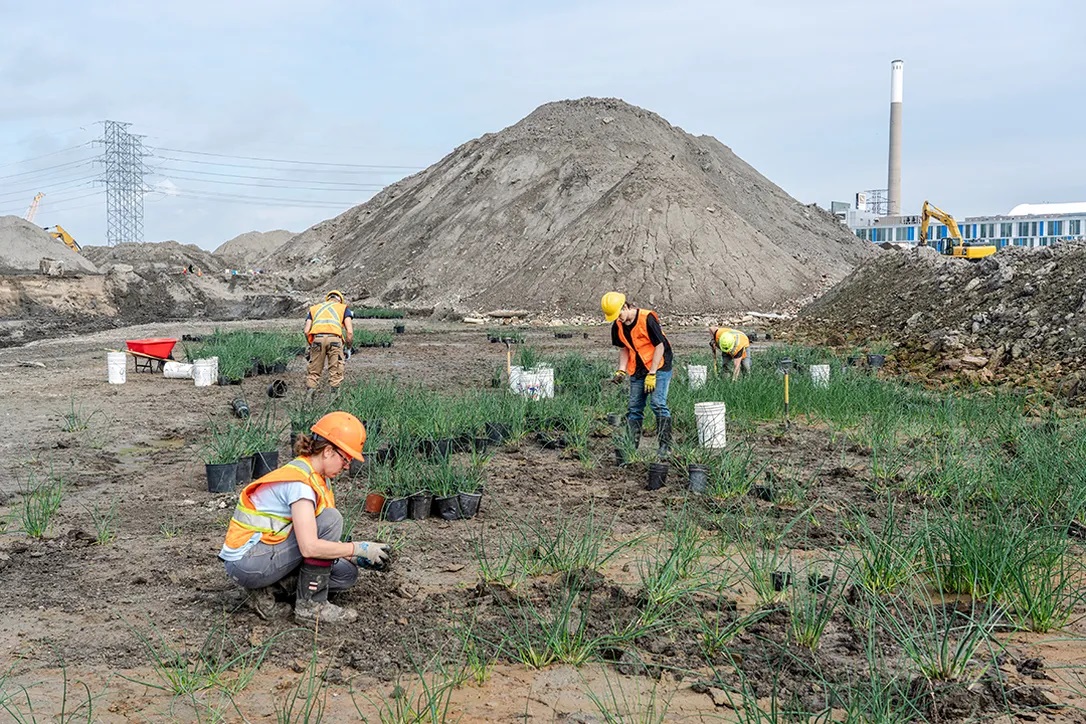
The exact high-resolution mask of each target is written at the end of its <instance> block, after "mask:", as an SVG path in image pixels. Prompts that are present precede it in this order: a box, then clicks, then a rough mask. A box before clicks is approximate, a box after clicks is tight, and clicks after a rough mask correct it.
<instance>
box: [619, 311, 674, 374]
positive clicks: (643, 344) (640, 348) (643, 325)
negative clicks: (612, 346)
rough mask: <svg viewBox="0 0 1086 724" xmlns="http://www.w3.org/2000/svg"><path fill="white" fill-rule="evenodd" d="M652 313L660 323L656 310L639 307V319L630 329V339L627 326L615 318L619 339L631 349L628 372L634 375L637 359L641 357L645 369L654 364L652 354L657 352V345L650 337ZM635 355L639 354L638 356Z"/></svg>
mask: <svg viewBox="0 0 1086 724" xmlns="http://www.w3.org/2000/svg"><path fill="white" fill-rule="evenodd" d="M650 314H651V315H652V317H653V319H655V320H656V323H657V324H659V323H660V318H659V317H658V316H656V312H654V311H652V310H651V309H638V310H637V321H636V322H634V325H633V329H631V330H630V337H629V339H627V338H626V327H625V325H623V324H622V322H621V321H618V320H615V324H616V325H618V341H619V342H621V343H622V345H623V346H624V347H625V348H626V349H627V350H629V352H630V355H629V358H628V359H627V361H626V374H628V375H633V374H634V373H635V372H637V360H638V358H640V359H641V363H642V364H643V365H645V369H646V370H648V369H650V368H651V366H652V356H653V355H654V354H656V345H654V344H653V343H652V340H651V339H649V322H648V320H649V315H650ZM661 334H662V332H661ZM634 355H637V356H636V357H635V356H634Z"/></svg>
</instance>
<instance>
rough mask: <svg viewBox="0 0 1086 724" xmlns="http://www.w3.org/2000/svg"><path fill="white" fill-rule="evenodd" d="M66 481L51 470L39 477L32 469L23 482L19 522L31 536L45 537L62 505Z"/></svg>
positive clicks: (18, 513) (18, 510) (18, 509)
mask: <svg viewBox="0 0 1086 724" xmlns="http://www.w3.org/2000/svg"><path fill="white" fill-rule="evenodd" d="M65 487H66V486H65V481H64V479H63V478H61V477H59V476H58V475H56V474H54V473H53V472H52V471H50V472H49V474H48V475H46V476H45V477H39V475H38V474H37V473H35V472H34V471H33V470H31V471H30V472H29V473H28V474H27V478H26V481H25V482H24V483H23V486H22V489H21V491H20V492H21V493H22V499H21V500H20V503H19V507H18V508H17V515H18V517H19V522H20V524H21V527H22V529H23V532H24V533H26V534H27V535H28V536H30V537H31V538H43V537H44V536H45V533H46V531H47V530H48V529H49V524H50V523H51V522H52V521H53V518H54V517H55V516H56V514H57V511H59V510H60V505H61V503H62V502H63V500H64V489H65Z"/></svg>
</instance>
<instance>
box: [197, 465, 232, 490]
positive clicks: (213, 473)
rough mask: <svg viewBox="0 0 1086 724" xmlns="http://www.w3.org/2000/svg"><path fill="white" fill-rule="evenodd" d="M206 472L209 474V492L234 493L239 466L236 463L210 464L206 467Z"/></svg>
mask: <svg viewBox="0 0 1086 724" xmlns="http://www.w3.org/2000/svg"><path fill="white" fill-rule="evenodd" d="M204 470H205V471H206V472H207V492H209V493H230V492H233V490H234V485H235V484H236V479H237V474H238V464H237V463H236V462H234V463H217V464H214V465H210V464H209V465H205V466H204Z"/></svg>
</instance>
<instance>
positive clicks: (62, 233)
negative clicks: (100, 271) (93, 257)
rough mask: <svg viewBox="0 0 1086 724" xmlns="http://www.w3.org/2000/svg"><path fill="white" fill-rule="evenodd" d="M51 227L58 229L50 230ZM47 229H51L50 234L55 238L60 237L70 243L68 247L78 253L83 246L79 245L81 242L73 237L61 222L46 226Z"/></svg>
mask: <svg viewBox="0 0 1086 724" xmlns="http://www.w3.org/2000/svg"><path fill="white" fill-rule="evenodd" d="M50 229H56V231H49V230H50ZM45 230H46V231H49V236H51V237H53V238H54V239H60V240H61V241H63V242H64V243H65V244H67V245H68V248H70V249H71V250H72V251H74V252H76V253H78V252H79V251H80V250H81V249H82V248H83V247H81V246H79V242H77V241H76V240H75V239H74V238H73V237H72V235H71V234H69V233H68V232H67V231H66V230H65V229H64V227H63V226H61V225H60V224H57V225H56V226H47V227H45Z"/></svg>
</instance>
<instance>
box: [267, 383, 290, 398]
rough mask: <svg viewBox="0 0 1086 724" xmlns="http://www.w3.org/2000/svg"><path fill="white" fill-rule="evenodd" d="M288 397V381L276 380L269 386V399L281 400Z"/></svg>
mask: <svg viewBox="0 0 1086 724" xmlns="http://www.w3.org/2000/svg"><path fill="white" fill-rule="evenodd" d="M286 396H287V383H286V380H275V381H274V382H272V383H271V384H270V385H268V397H273V398H277V399H278V398H280V397H286Z"/></svg>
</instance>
